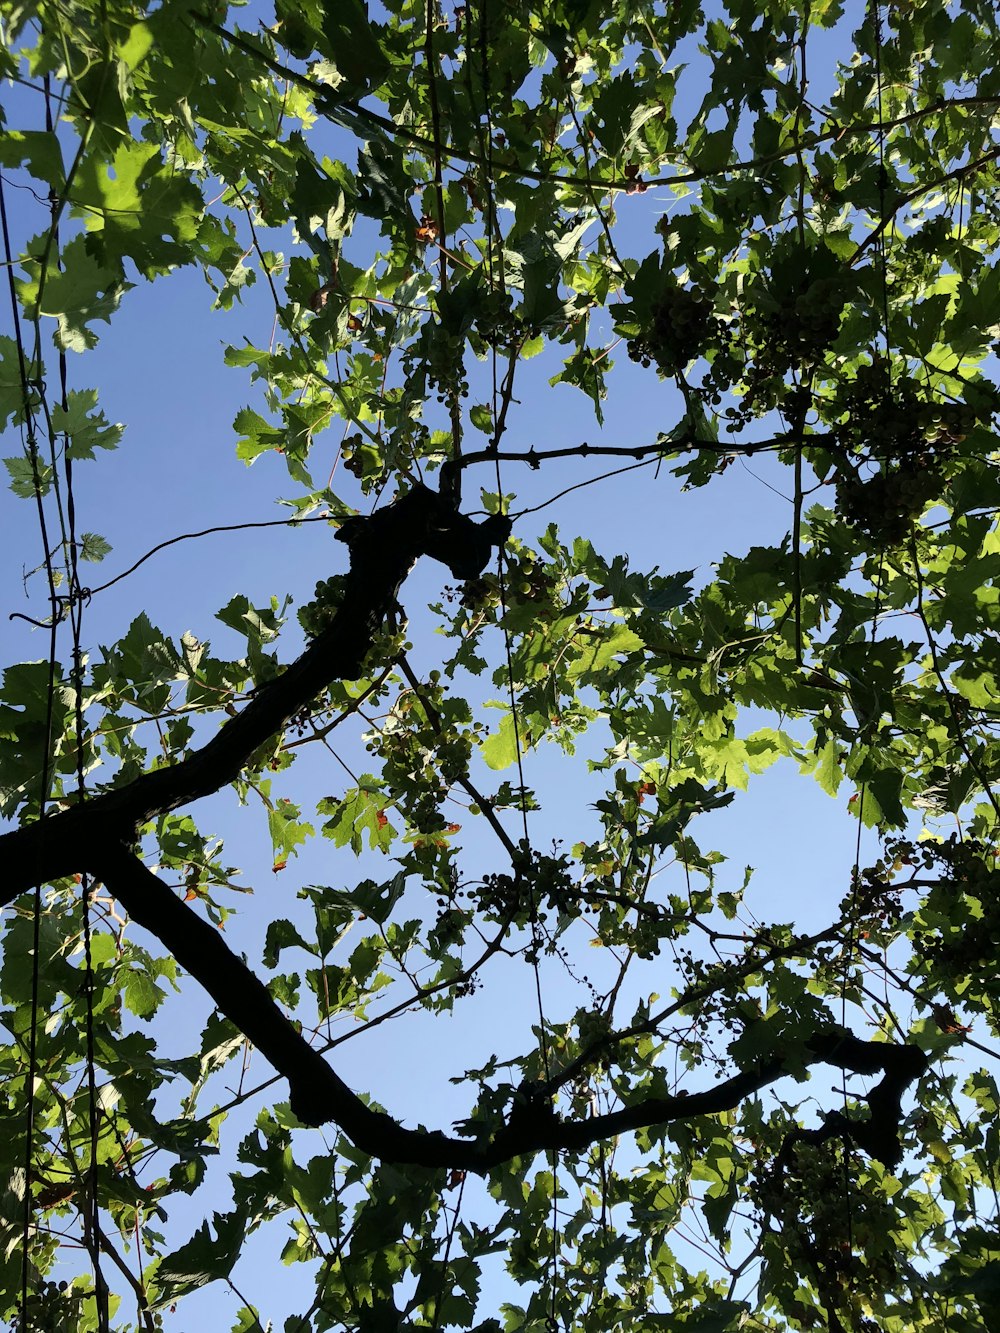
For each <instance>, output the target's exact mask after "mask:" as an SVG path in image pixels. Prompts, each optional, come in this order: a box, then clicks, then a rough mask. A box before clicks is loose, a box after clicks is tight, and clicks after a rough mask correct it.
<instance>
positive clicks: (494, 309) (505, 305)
mask: <svg viewBox="0 0 1000 1333" xmlns="http://www.w3.org/2000/svg"><path fill="white" fill-rule="evenodd" d="M538 332H539V330H538V329H537V328H533V327H530V328H529V327H528V326H526V325H525V323H524V321H523V320H522V319H521V317H520V315H519V314H518V313H517V312H516V311H515V310H514V306H513V302H512V301H511V298H510V294H509V293H508V292H499V291H496V292H489V293H488V294H487V295H485V296H484V297H483V298H482V300H481V301H480V303H479V306H478V307H477V310H476V319H475V324H474V325H473V328H472V332H471V334H470V338H469V341H470V342H471V344H472V350H473V351H474V352H475V353H476V355H477V356H485V355H486V354H487V353H488V352H489V351H490V349H495V350H496V351H498V352H505V353H509V352H511V351H516V350H517V348H518V347H520V345H521V344H522V343H523V342H524V340H525V339H526V338H531V337H534V336H536V335H537V333H538Z"/></svg>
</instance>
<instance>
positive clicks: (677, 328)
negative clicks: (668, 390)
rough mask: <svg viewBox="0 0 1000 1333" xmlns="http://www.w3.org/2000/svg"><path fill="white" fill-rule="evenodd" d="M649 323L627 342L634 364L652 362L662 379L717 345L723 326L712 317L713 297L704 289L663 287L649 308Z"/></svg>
mask: <svg viewBox="0 0 1000 1333" xmlns="http://www.w3.org/2000/svg"><path fill="white" fill-rule="evenodd" d="M650 316H651V318H650V321H649V323H648V324H647V325H646V326H645V328H643V329H642V330H641V332H639V333H637V334H635V336H634V337H632V338H629V340H628V354H629V356H630V357H631V358H632V360H633V361H638V362H639V364H640V365H642V366H645V367H649V366H650V365H652V364H653V363H654V362H655V363H656V366H657V368H658V369H659V370H660V371H661V372H662V373H663V374H664V375H672V374H675V373H676V372H677V371H679V370H683V369H684V367H685V366H686V365H687V364H688V362H689V361H691V360H693V358H694V357H696V356H699V355H700V354H701V353H702V352H703V351H704V350H705V349H706V348H707V347H708V346H709V345H710V344H711V343H712V342H714V341H716V340H717V339H718V338H719V336H720V334H721V332H722V330H723V328H724V325H723V322H722V320H720V319H719V318H718V316H717V315H716V314H715V309H714V301H713V296H712V294H711V293H710V292H708V291H706V290H705V288H704V287H699V286H697V285H692V286H690V287H681V286H680V285H679V284H678V285H675V286H668V287H666V288H665V289H664V290H663V292H662V293H661V295H660V296H659V297H658V298H657V299H656V300H655V301H653V303H652V305H651V307H650Z"/></svg>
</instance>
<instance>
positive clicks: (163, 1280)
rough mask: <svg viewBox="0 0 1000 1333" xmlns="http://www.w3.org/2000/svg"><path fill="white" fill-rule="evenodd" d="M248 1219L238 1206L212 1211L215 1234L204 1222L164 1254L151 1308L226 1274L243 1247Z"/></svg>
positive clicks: (160, 1305) (158, 1306) (171, 1300)
mask: <svg viewBox="0 0 1000 1333" xmlns="http://www.w3.org/2000/svg"><path fill="white" fill-rule="evenodd" d="M247 1221H248V1214H247V1211H246V1209H244V1208H240V1207H237V1208H235V1209H234V1210H233V1211H232V1212H231V1213H215V1214H213V1223H212V1225H213V1226H214V1229H215V1235H214V1236H213V1235H212V1231H211V1229H210V1227H209V1224H208V1223H207V1222H204V1223H202V1225H201V1226H200V1227H199V1228H198V1229H197V1231H195V1233H194V1235H193V1236H192V1237H191V1239H190V1240H189V1241H187V1243H186V1244H184V1245H181V1246H180V1247H179V1248H178V1249H176V1250H174V1251H173V1252H172V1253H171V1254H167V1255H165V1256H164V1257H163V1259H162V1260H161V1261H160V1265H159V1267H158V1269H157V1270H156V1289H155V1294H154V1295H153V1297H152V1299H151V1300H150V1305H151V1306H152V1308H154V1309H158V1308H160V1307H162V1306H164V1305H170V1304H172V1303H173V1302H174V1301H178V1300H180V1298H181V1297H182V1296H188V1295H190V1293H191V1292H192V1291H197V1290H198V1288H199V1287H203V1286H205V1284H206V1283H208V1282H213V1281H215V1280H216V1279H218V1278H226V1277H228V1276H229V1274H230V1273H231V1272H232V1271H233V1268H234V1267H235V1264H236V1261H237V1259H238V1258H239V1256H240V1252H241V1250H242V1249H243V1244H244V1240H245V1234H246V1225H247Z"/></svg>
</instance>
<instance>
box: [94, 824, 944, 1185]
mask: <svg viewBox="0 0 1000 1333" xmlns="http://www.w3.org/2000/svg"><path fill="white" fill-rule="evenodd" d="M87 868H88V869H90V870H92V871H93V873H94V874H95V875H98V876H100V878H101V879H102V880H103V882H104V884H105V886H106V887H107V889H108V890H109V892H111V893H112V894H114V896H115V897H116V898H117V899H118V901H119V902H120V903H121V904H122V906H123V907H124V908H125V909H126V911H127V912H128V913H129V915H130V916H131V917H132V918H133V920H135V921H136V922H137V923H138V924H139V925H140V926H142V927H143V928H144V929H146V930H148V931H149V932H150V933H151V934H153V935H155V936H156V938H157V939H158V940H159V941H160V942H161V943H162V944H163V945H164V946H165V947H166V948H168V949H169V950H170V951H171V953H172V954H173V955H174V957H175V958H176V959H177V961H178V963H180V965H181V966H182V967H183V968H185V969H186V971H188V972H189V973H190V975H191V976H192V977H194V979H195V980H196V981H198V982H199V983H200V984H201V985H202V986H203V987H204V988H205V990H206V991H207V992H208V993H209V995H211V997H212V999H213V1000H214V1001H215V1003H216V1004H217V1005H218V1007H219V1009H220V1010H221V1011H222V1013H224V1014H225V1015H226V1017H227V1018H229V1019H230V1020H231V1021H232V1022H233V1023H235V1024H236V1026H237V1027H238V1028H239V1029H240V1031H241V1032H243V1033H245V1034H246V1036H247V1037H248V1038H249V1039H250V1041H251V1042H253V1044H254V1046H256V1047H257V1049H258V1050H259V1051H260V1052H261V1054H262V1055H264V1056H265V1057H266V1058H267V1059H268V1060H269V1061H270V1062H271V1064H272V1065H273V1066H274V1067H275V1069H277V1070H278V1072H279V1073H280V1074H282V1075H283V1076H284V1077H285V1078H287V1079H288V1083H289V1089H290V1102H291V1107H292V1110H293V1111H294V1112H295V1114H296V1115H297V1116H298V1118H299V1119H300V1120H301V1121H302V1122H303V1123H304V1124H308V1125H321V1124H326V1123H328V1122H333V1123H334V1124H336V1125H337V1126H338V1127H339V1128H340V1129H342V1130H343V1131H344V1133H345V1134H347V1136H348V1137H349V1138H350V1139H351V1141H352V1142H353V1143H354V1144H355V1146H356V1147H358V1148H360V1149H361V1150H362V1151H363V1152H367V1153H370V1154H371V1156H373V1157H377V1158H379V1159H380V1160H382V1161H392V1162H398V1163H411V1164H414V1165H418V1166H426V1167H448V1168H451V1169H458V1170H466V1171H473V1172H475V1173H477V1174H485V1173H486V1172H488V1171H489V1170H490V1169H491V1168H493V1167H495V1166H498V1165H500V1164H501V1163H502V1162H505V1161H508V1160H510V1159H511V1158H513V1157H521V1156H524V1155H526V1154H529V1153H535V1152H541V1151H548V1150H550V1149H553V1148H556V1149H564V1148H566V1149H581V1148H586V1147H588V1146H589V1145H590V1144H591V1143H596V1142H597V1141H598V1140H600V1139H607V1138H610V1137H612V1136H614V1135H616V1134H623V1133H627V1132H628V1131H630V1130H636V1129H643V1128H647V1127H649V1126H652V1125H660V1124H666V1123H669V1122H670V1121H673V1120H690V1119H693V1118H694V1117H695V1116H702V1115H717V1114H719V1113H720V1112H722V1111H729V1110H732V1109H733V1108H734V1107H736V1106H738V1105H739V1103H740V1102H742V1101H743V1100H744V1099H745V1098H747V1097H749V1096H751V1095H752V1094H753V1093H755V1092H759V1091H760V1089H761V1088H764V1087H767V1086H768V1085H769V1084H771V1083H774V1082H776V1081H777V1080H778V1079H779V1078H782V1077H784V1076H786V1075H788V1074H790V1073H792V1072H793V1070H794V1061H793V1060H786V1059H783V1058H774V1059H771V1060H769V1061H766V1062H763V1063H762V1064H761V1065H759V1066H758V1067H757V1068H755V1069H750V1070H744V1071H741V1072H740V1073H738V1074H735V1075H733V1076H732V1077H731V1078H728V1079H725V1080H723V1081H722V1082H721V1083H718V1084H716V1085H715V1087H713V1088H707V1089H705V1090H704V1091H702V1092H695V1093H689V1094H683V1093H679V1094H677V1095H676V1096H673V1097H647V1098H644V1099H643V1100H641V1101H638V1102H636V1103H634V1104H633V1105H631V1106H625V1107H623V1108H622V1109H621V1110H618V1111H612V1112H610V1113H609V1114H607V1115H600V1116H591V1117H588V1118H586V1119H583V1120H565V1121H564V1120H561V1119H560V1118H559V1117H558V1116H557V1115H556V1114H555V1112H554V1110H553V1108H552V1104H551V1102H550V1101H549V1100H547V1099H546V1098H535V1099H531V1098H525V1097H519V1098H516V1099H515V1101H514V1104H513V1107H512V1109H511V1112H510V1115H509V1118H508V1120H507V1123H506V1124H504V1125H503V1126H502V1127H501V1128H500V1129H499V1130H498V1131H497V1132H496V1133H495V1134H493V1135H492V1137H490V1138H487V1139H481V1140H478V1141H477V1140H473V1139H463V1138H456V1137H453V1136H449V1135H446V1134H442V1133H440V1132H438V1131H435V1130H424V1129H407V1128H405V1127H404V1126H403V1125H401V1124H399V1122H398V1121H396V1120H394V1119H393V1118H392V1116H390V1115H387V1114H386V1113H385V1112H383V1111H375V1110H373V1109H372V1108H371V1107H370V1106H368V1105H367V1104H366V1103H365V1102H364V1101H362V1099H361V1098H360V1097H359V1096H358V1095H357V1094H356V1093H354V1092H352V1090H351V1089H350V1088H349V1087H348V1086H347V1084H346V1083H345V1082H344V1081H343V1079H342V1078H340V1076H339V1075H338V1074H337V1073H335V1072H334V1070H333V1069H331V1068H330V1066H329V1064H328V1063H327V1062H326V1060H324V1059H323V1057H322V1056H321V1055H320V1054H319V1053H318V1052H317V1051H314V1050H313V1048H312V1047H311V1046H310V1045H309V1043H308V1042H307V1041H306V1039H305V1038H304V1037H303V1036H302V1034H301V1032H299V1031H298V1030H297V1028H296V1027H295V1026H294V1025H293V1024H292V1023H291V1022H290V1020H289V1019H287V1018H286V1017H285V1015H284V1014H283V1013H282V1012H281V1010H280V1009H279V1007H278V1006H277V1004H276V1003H275V1002H274V1000H273V999H272V998H271V996H270V994H269V993H268V991H267V988H266V987H265V986H264V984H263V982H261V981H260V980H259V978H258V977H257V976H256V975H255V974H254V973H253V972H252V971H251V970H250V968H249V967H248V966H247V964H246V963H244V962H243V961H242V959H240V958H239V957H237V955H236V954H234V953H233V952H232V950H231V949H230V948H229V946H228V945H227V944H226V942H225V940H224V939H223V937H222V936H221V935H220V934H219V932H218V930H216V929H215V927H214V926H212V925H210V924H209V923H208V922H207V921H205V920H204V918H203V917H200V916H198V914H197V913H196V912H194V911H193V910H192V909H191V908H190V907H188V906H187V904H186V903H184V902H182V901H181V899H180V898H179V897H178V896H177V895H176V894H175V893H174V892H173V890H172V889H170V888H169V887H168V886H167V885H166V884H164V883H163V881H162V880H161V879H159V878H158V877H157V876H156V875H154V874H153V873H152V871H151V870H149V869H148V868H147V867H146V866H145V865H143V863H142V861H141V860H140V859H139V857H138V856H136V855H135V853H134V852H132V851H131V850H130V849H129V848H128V847H125V846H122V845H121V844H117V845H115V844H109V845H107V846H105V847H104V848H103V849H102V850H101V851H100V852H99V853H98V854H97V855H96V856H95V858H94V860H93V862H92V863H91V864H90V865H89V866H88V867H87ZM801 1059H802V1062H804V1063H805V1064H806V1065H809V1064H818V1063H823V1064H830V1065H834V1066H835V1067H837V1068H839V1069H845V1070H850V1071H851V1072H853V1073H857V1074H876V1073H882V1074H883V1078H882V1080H881V1081H880V1082H879V1083H878V1084H877V1085H876V1087H875V1088H874V1089H873V1090H872V1091H871V1092H870V1093H869V1094H868V1104H869V1108H870V1111H871V1116H870V1119H868V1120H866V1121H855V1120H848V1119H847V1118H846V1117H843V1116H842V1115H840V1113H839V1112H838V1113H835V1114H834V1115H831V1116H830V1117H828V1123H829V1124H831V1125H833V1124H835V1128H836V1130H837V1132H838V1133H841V1134H844V1135H847V1136H849V1137H851V1138H853V1140H854V1141H855V1142H856V1143H857V1144H858V1146H859V1147H861V1148H864V1149H865V1151H867V1152H869V1153H871V1154H872V1155H873V1156H877V1157H879V1158H880V1159H881V1160H882V1161H883V1162H885V1163H886V1164H887V1165H890V1166H891V1165H893V1164H894V1163H895V1162H896V1161H898V1160H899V1140H898V1129H899V1119H900V1100H901V1097H902V1095H903V1093H904V1092H905V1090H906V1088H907V1087H908V1086H909V1084H910V1083H912V1082H913V1080H914V1079H916V1078H917V1077H919V1075H920V1074H921V1073H922V1072H923V1070H924V1068H925V1067H926V1064H927V1058H926V1056H924V1054H923V1053H922V1052H921V1051H918V1050H916V1049H915V1048H914V1047H910V1046H892V1045H889V1044H888V1043H886V1042H872V1041H862V1040H861V1039H860V1038H858V1037H855V1036H854V1035H853V1034H851V1033H850V1032H847V1031H846V1030H845V1029H843V1028H838V1027H834V1026H832V1025H831V1027H830V1028H828V1029H824V1030H822V1031H819V1032H817V1033H815V1034H814V1035H813V1036H812V1037H811V1038H810V1039H809V1041H808V1042H807V1050H806V1053H805V1055H804V1057H801Z"/></svg>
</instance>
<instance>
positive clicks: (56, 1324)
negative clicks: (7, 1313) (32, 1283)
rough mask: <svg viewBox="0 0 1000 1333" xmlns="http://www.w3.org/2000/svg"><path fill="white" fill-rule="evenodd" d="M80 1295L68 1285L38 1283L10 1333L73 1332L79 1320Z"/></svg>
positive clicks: (61, 1283)
mask: <svg viewBox="0 0 1000 1333" xmlns="http://www.w3.org/2000/svg"><path fill="white" fill-rule="evenodd" d="M81 1299H82V1298H81V1294H80V1292H78V1291H74V1290H73V1289H72V1288H71V1287H70V1285H69V1283H68V1282H65V1281H63V1282H39V1283H38V1284H37V1286H36V1288H35V1290H34V1291H30V1292H29V1293H28V1301H27V1308H26V1310H25V1311H24V1317H18V1318H17V1319H15V1321H14V1323H13V1324H12V1326H11V1327H12V1333H60V1330H62V1329H67V1328H71V1327H72V1328H76V1327H77V1321H78V1320H79V1317H80V1303H81Z"/></svg>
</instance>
